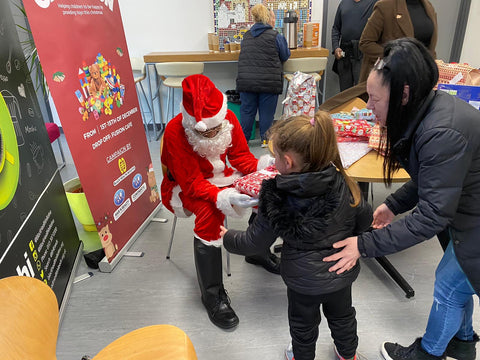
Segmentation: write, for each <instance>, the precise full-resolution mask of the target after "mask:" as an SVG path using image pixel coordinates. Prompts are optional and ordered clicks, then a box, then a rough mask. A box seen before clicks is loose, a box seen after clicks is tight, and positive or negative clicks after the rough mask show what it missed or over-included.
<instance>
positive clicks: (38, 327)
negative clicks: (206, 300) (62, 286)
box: [0, 276, 197, 360]
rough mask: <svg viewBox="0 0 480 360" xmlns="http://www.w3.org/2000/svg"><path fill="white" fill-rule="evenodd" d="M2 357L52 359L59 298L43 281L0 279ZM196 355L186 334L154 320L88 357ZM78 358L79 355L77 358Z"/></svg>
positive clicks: (176, 359) (187, 359) (176, 358)
mask: <svg viewBox="0 0 480 360" xmlns="http://www.w3.org/2000/svg"><path fill="white" fill-rule="evenodd" d="M0 319H1V325H0V353H1V355H0V358H1V359H2V360H20V359H22V360H23V359H28V360H56V359H57V358H56V345H57V336H58V325H59V316H58V302H57V298H56V296H55V293H54V292H53V290H52V289H51V288H50V287H49V286H48V285H46V284H45V283H44V282H42V281H40V280H38V279H35V278H30V277H26V276H11V277H6V278H3V279H0ZM118 359H122V360H150V359H156V360H162V359H164V360H167V359H168V360H196V359H197V356H196V353H195V349H194V347H193V344H192V342H191V341H190V339H189V337H188V336H187V335H186V334H185V332H183V331H182V330H181V329H179V328H177V327H176V326H173V325H152V326H146V327H143V328H139V329H137V330H133V331H131V332H129V333H128V334H126V335H123V336H122V337H120V338H118V339H117V340H115V341H113V342H112V343H110V344H109V345H107V346H106V347H105V348H104V349H103V350H101V351H100V352H99V353H98V354H97V355H96V356H95V357H94V358H93V359H92V360H118ZM79 360H80V359H79Z"/></svg>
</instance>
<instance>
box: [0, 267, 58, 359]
mask: <svg viewBox="0 0 480 360" xmlns="http://www.w3.org/2000/svg"><path fill="white" fill-rule="evenodd" d="M0 319H1V320H0V322H1V324H0V353H1V355H0V357H1V358H2V359H5V360H16V359H29V360H56V355H55V354H56V345H57V336H58V323H59V316H58V302H57V297H56V296H55V293H54V292H53V290H52V289H51V288H50V287H49V286H48V285H47V284H45V283H44V282H43V281H40V280H38V279H35V278H30V277H26V276H11V277H6V278H3V279H0Z"/></svg>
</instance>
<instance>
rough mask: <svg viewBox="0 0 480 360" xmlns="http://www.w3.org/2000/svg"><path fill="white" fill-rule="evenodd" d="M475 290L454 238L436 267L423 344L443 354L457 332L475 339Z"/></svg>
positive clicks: (431, 351)
mask: <svg viewBox="0 0 480 360" xmlns="http://www.w3.org/2000/svg"><path fill="white" fill-rule="evenodd" d="M473 294H475V291H474V290H473V288H472V285H471V284H470V282H469V281H468V279H467V276H466V275H465V273H464V272H463V270H462V269H461V267H460V265H459V264H458V261H457V257H456V256H455V252H454V251H453V245H452V241H450V243H449V244H448V247H447V249H446V250H445V253H444V255H443V258H442V260H441V261H440V264H438V267H437V270H436V271H435V286H434V290H433V305H432V309H431V310H430V316H429V317H428V324H427V330H426V331H425V335H424V336H423V338H422V347H423V348H424V349H425V350H426V351H427V352H428V353H430V354H432V355H435V356H440V355H442V354H443V353H444V352H445V349H446V348H447V345H448V343H449V342H450V340H451V339H452V338H453V337H454V336H456V337H457V338H459V339H460V340H472V338H473V327H472V315H473V296H472V295H473Z"/></svg>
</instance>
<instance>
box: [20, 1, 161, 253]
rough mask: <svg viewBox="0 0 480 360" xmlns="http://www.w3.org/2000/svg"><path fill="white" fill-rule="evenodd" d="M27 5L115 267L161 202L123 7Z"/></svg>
mask: <svg viewBox="0 0 480 360" xmlns="http://www.w3.org/2000/svg"><path fill="white" fill-rule="evenodd" d="M23 3H24V6H25V9H26V12H27V17H28V21H29V24H30V27H31V29H32V32H33V37H34V40H35V44H36V47H37V50H38V54H39V58H40V60H41V65H42V68H43V72H44V74H45V77H46V79H47V84H48V86H49V88H50V92H51V95H52V98H53V100H54V102H55V107H56V109H57V112H58V115H59V118H60V122H61V123H62V128H63V131H64V133H65V137H66V139H67V142H68V145H69V147H70V150H71V153H72V157H73V160H74V163H75V166H76V169H77V172H78V175H79V178H80V182H81V184H82V187H83V190H84V192H85V196H86V198H87V201H88V203H89V206H90V210H91V212H92V215H93V218H94V220H95V223H96V225H97V229H98V233H99V236H100V239H101V241H102V245H103V247H104V249H105V254H106V257H107V259H108V260H109V262H111V261H112V260H113V259H114V257H115V256H116V254H118V252H119V251H120V250H121V249H122V247H124V246H125V244H126V243H127V242H128V240H129V239H130V238H131V237H132V235H133V234H134V233H135V232H136V230H137V229H138V228H139V227H140V225H141V224H142V223H143V222H144V221H145V220H146V218H147V217H148V216H149V215H150V214H151V213H152V212H153V210H154V209H155V207H156V206H158V205H159V203H160V199H159V196H158V192H157V187H156V181H155V175H154V172H153V168H152V166H151V163H152V161H151V158H150V152H149V149H148V144H147V140H146V136H145V131H144V127H143V122H142V117H141V113H140V106H139V103H138V98H137V93H136V90H135V83H134V80H133V75H132V70H131V65H130V59H129V55H128V49H127V44H126V40H125V35H124V30H123V24H122V19H121V15H120V9H119V6H118V2H117V1H116V0H81V1H80V0H78V1H76V0H73V1H72V0H68V1H66V0H24V1H23Z"/></svg>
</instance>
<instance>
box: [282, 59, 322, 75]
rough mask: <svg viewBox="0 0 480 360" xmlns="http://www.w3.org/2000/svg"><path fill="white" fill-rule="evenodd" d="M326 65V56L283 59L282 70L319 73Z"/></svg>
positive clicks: (286, 71)
mask: <svg viewBox="0 0 480 360" xmlns="http://www.w3.org/2000/svg"><path fill="white" fill-rule="evenodd" d="M326 67H327V58H326V57H306V58H294V59H288V60H287V61H285V63H284V64H283V72H285V73H294V72H295V71H301V72H304V73H313V72H315V73H320V72H321V71H324V70H325V68H326Z"/></svg>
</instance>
